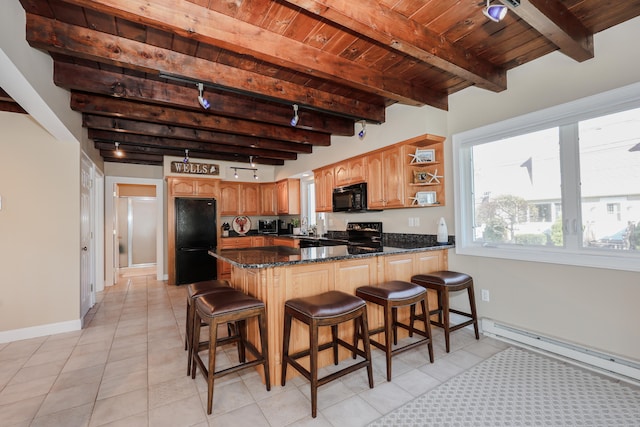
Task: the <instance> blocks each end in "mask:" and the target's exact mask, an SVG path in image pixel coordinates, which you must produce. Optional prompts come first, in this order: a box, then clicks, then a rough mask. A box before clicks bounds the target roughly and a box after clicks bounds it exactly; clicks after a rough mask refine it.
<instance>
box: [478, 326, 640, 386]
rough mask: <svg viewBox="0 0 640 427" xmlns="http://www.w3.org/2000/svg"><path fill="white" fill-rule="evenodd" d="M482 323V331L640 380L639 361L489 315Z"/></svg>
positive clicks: (586, 365) (569, 360)
mask: <svg viewBox="0 0 640 427" xmlns="http://www.w3.org/2000/svg"><path fill="white" fill-rule="evenodd" d="M481 324H482V331H483V333H484V334H485V335H487V336H490V337H493V338H496V339H499V340H501V341H505V342H508V343H511V344H514V345H520V346H523V347H526V348H529V349H531V350H538V351H541V352H544V353H546V354H548V355H550V356H556V357H558V358H560V359H562V360H565V361H567V362H572V363H574V364H577V365H580V366H582V367H585V368H588V369H592V370H595V371H599V372H602V373H605V374H607V375H610V376H614V377H616V378H618V379H622V380H626V381H630V382H632V383H634V384H637V383H638V382H639V381H640V363H638V362H634V361H631V360H628V359H623V358H621V357H619V356H613V355H610V354H606V353H602V352H600V351H597V350H593V349H589V348H586V347H581V346H579V345H575V344H571V343H567V342H564V341H560V340H557V339H554V338H549V337H545V336H542V335H540V334H536V333H532V332H528V331H525V330H522V329H518V328H514V327H513V326H508V325H504V324H501V323H498V322H496V321H494V320H492V319H487V318H483V319H482V320H481Z"/></svg>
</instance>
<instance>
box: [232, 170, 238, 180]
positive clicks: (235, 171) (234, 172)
mask: <svg viewBox="0 0 640 427" xmlns="http://www.w3.org/2000/svg"><path fill="white" fill-rule="evenodd" d="M233 177H234V178H235V179H238V169H236V168H233Z"/></svg>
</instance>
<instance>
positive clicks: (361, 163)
mask: <svg viewBox="0 0 640 427" xmlns="http://www.w3.org/2000/svg"><path fill="white" fill-rule="evenodd" d="M333 176H334V179H335V183H334V184H335V186H336V187H342V186H344V185H350V184H357V183H359V182H364V181H366V180H367V169H366V157H365V156H360V157H354V158H353V159H349V160H345V161H344V162H341V163H338V164H337V165H335V166H334V169H333Z"/></svg>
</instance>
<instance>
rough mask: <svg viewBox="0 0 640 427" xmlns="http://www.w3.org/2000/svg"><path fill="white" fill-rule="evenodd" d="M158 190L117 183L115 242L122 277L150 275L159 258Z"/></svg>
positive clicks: (146, 186)
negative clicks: (157, 256)
mask: <svg viewBox="0 0 640 427" xmlns="http://www.w3.org/2000/svg"><path fill="white" fill-rule="evenodd" d="M155 192H156V187H155V186H154V185H136V184H117V190H116V194H117V200H116V205H117V206H116V230H117V232H116V239H117V250H118V256H117V259H116V260H117V265H116V268H118V270H119V274H120V275H127V276H130V275H138V274H150V273H153V271H155V267H156V263H157V259H156V238H157V236H156V227H157V212H156V193H155Z"/></svg>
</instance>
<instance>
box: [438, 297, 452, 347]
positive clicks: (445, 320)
mask: <svg viewBox="0 0 640 427" xmlns="http://www.w3.org/2000/svg"><path fill="white" fill-rule="evenodd" d="M439 293H440V294H442V312H441V314H442V327H443V328H444V340H445V343H446V347H447V353H449V350H450V347H449V292H447V291H442V292H439Z"/></svg>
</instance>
